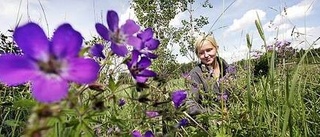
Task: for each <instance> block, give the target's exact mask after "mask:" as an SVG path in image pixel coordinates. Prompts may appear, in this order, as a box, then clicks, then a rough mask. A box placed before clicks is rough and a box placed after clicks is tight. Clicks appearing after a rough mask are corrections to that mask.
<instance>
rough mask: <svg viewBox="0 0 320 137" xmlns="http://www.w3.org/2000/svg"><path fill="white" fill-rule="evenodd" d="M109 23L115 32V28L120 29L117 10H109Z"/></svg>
mask: <svg viewBox="0 0 320 137" xmlns="http://www.w3.org/2000/svg"><path fill="white" fill-rule="evenodd" d="M107 23H108V27H109V29H110V30H111V31H112V32H114V31H115V30H117V29H118V27H119V16H118V14H117V12H115V11H113V10H109V11H108V13H107Z"/></svg>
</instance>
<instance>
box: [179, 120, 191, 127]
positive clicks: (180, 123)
mask: <svg viewBox="0 0 320 137" xmlns="http://www.w3.org/2000/svg"><path fill="white" fill-rule="evenodd" d="M188 124H189V121H188V119H185V118H184V119H181V120H180V121H179V127H184V126H187V125H188Z"/></svg>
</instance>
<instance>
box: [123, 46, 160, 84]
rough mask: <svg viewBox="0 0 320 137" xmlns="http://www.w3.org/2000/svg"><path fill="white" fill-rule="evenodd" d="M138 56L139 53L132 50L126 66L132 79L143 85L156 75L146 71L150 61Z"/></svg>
mask: <svg viewBox="0 0 320 137" xmlns="http://www.w3.org/2000/svg"><path fill="white" fill-rule="evenodd" d="M139 55H140V53H139V51H137V50H133V51H132V57H131V60H130V61H128V62H127V63H126V64H127V66H128V69H129V71H130V73H131V75H132V77H133V78H134V79H135V80H136V81H137V82H138V83H145V82H146V81H147V79H148V77H155V76H157V74H156V73H155V72H153V71H151V70H148V69H147V67H149V66H150V65H151V60H150V59H149V58H147V57H140V56H139ZM139 57H140V58H139ZM139 59H140V60H139Z"/></svg>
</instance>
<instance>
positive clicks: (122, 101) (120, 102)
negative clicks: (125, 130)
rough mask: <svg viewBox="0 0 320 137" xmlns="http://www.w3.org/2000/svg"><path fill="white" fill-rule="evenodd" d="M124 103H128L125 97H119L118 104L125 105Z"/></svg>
mask: <svg viewBox="0 0 320 137" xmlns="http://www.w3.org/2000/svg"><path fill="white" fill-rule="evenodd" d="M124 104H126V101H125V100H124V99H123V98H121V99H119V102H118V106H120V107H121V106H123V105H124Z"/></svg>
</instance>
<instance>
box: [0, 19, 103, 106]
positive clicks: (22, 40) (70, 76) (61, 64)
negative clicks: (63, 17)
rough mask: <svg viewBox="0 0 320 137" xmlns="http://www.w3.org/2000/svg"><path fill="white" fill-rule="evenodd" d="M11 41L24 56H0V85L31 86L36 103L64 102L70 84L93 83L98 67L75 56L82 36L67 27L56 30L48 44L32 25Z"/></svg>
mask: <svg viewBox="0 0 320 137" xmlns="http://www.w3.org/2000/svg"><path fill="white" fill-rule="evenodd" d="M13 38H14V40H15V41H16V43H17V45H18V46H19V48H20V49H22V51H23V53H24V54H23V55H21V56H18V55H12V54H4V55H2V56H0V64H2V65H0V74H1V75H0V81H1V82H3V83H5V84H8V85H19V84H23V83H26V82H31V89H32V95H33V97H34V98H35V99H36V100H37V101H39V102H43V103H52V102H57V101H60V100H61V99H63V98H65V97H66V96H67V95H68V88H69V85H68V83H69V82H70V81H74V82H76V83H79V84H90V83H92V82H94V81H95V80H96V79H97V76H98V71H99V65H98V63H97V62H95V61H94V60H92V59H85V58H80V57H79V56H78V53H79V51H80V49H81V45H82V36H81V34H80V33H79V32H77V31H75V30H74V29H73V28H72V27H71V25H69V24H62V25H61V26H59V27H58V28H57V29H56V31H55V32H54V35H53V38H52V39H51V41H49V40H48V38H47V36H46V35H45V33H44V31H43V30H42V28H41V27H40V26H39V25H37V24H35V23H28V24H26V25H23V26H21V27H18V28H16V30H15V31H14V34H13ZM4 64H5V65H4Z"/></svg>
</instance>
